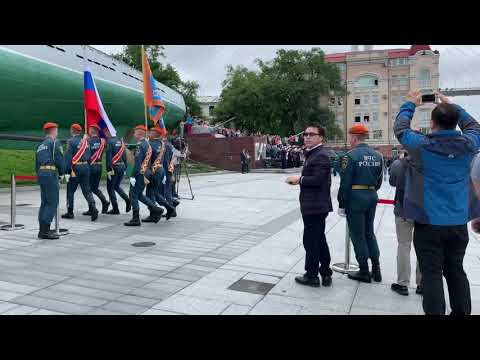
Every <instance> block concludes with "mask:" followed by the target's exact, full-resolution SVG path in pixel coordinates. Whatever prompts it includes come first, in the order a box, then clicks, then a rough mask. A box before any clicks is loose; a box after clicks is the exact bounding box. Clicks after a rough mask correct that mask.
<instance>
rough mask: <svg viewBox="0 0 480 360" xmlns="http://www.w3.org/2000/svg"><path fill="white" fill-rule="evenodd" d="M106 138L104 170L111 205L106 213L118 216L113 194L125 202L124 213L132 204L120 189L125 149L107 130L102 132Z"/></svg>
mask: <svg viewBox="0 0 480 360" xmlns="http://www.w3.org/2000/svg"><path fill="white" fill-rule="evenodd" d="M104 132H105V135H106V137H107V155H106V168H107V191H108V197H109V198H110V202H111V203H112V209H111V210H109V211H107V214H109V215H118V214H120V210H119V209H118V202H117V196H116V194H115V192H117V193H118V195H120V197H121V198H122V199H123V201H125V204H126V208H125V212H127V213H128V212H129V211H130V210H131V208H132V204H131V202H130V199H129V198H128V195H127V194H126V193H125V191H124V190H123V189H122V188H121V187H120V184H121V183H122V179H123V175H124V174H125V170H126V169H127V151H126V150H127V149H126V146H125V143H124V141H123V139H121V138H118V137H117V136H112V135H111V134H110V132H109V131H108V129H105V130H104Z"/></svg>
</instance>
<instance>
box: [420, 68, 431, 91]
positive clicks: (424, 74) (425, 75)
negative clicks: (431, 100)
mask: <svg viewBox="0 0 480 360" xmlns="http://www.w3.org/2000/svg"><path fill="white" fill-rule="evenodd" d="M418 86H419V87H420V88H428V89H429V88H431V87H432V84H431V80H430V70H428V69H423V70H421V71H420V73H419V74H418Z"/></svg>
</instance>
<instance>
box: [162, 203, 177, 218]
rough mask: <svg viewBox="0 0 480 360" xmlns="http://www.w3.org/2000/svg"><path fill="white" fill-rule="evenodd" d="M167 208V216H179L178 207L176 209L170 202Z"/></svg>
mask: <svg viewBox="0 0 480 360" xmlns="http://www.w3.org/2000/svg"><path fill="white" fill-rule="evenodd" d="M165 208H166V209H167V213H166V214H165V218H166V219H167V220H169V219H170V218H172V217H177V209H175V208H174V207H173V206H171V205H170V204H166V205H165Z"/></svg>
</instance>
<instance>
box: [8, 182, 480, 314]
mask: <svg viewBox="0 0 480 360" xmlns="http://www.w3.org/2000/svg"><path fill="white" fill-rule="evenodd" d="M286 176H287V175H285V174H270V173H249V174H244V175H242V174H237V173H227V174H225V173H223V174H212V175H202V176H195V177H193V176H192V177H191V181H192V187H193V190H194V193H195V200H193V201H190V200H183V201H182V203H181V205H180V207H179V211H178V214H179V216H178V217H177V218H175V219H171V220H170V221H168V222H167V221H165V219H162V220H161V222H160V223H158V224H144V225H143V226H142V227H140V228H128V227H125V226H123V222H124V221H127V220H128V219H129V218H130V216H131V215H130V214H128V215H127V214H122V215H119V216H107V215H100V217H99V220H98V221H97V222H94V223H92V222H91V221H90V219H89V217H85V216H82V215H81V212H83V211H86V210H87V205H86V202H85V200H84V199H83V198H82V197H81V192H80V190H78V191H77V194H76V209H75V216H76V218H75V219H74V220H70V221H67V220H63V219H62V220H63V221H62V222H61V226H62V227H67V228H68V229H69V230H70V234H69V235H67V236H64V237H62V238H61V239H60V240H50V241H48V240H38V239H37V232H38V223H37V210H38V205H39V202H40V194H39V191H38V188H36V187H34V188H24V189H19V190H18V192H17V204H18V207H17V223H21V224H25V229H24V230H19V231H15V232H7V231H1V232H0V313H1V314H155V315H156V314H158V315H163V314H168V315H176V314H225V315H227V314H335V315H337V314H338V315H342V314H352V315H353V314H409V315H410V314H422V313H423V311H422V306H421V297H420V296H418V295H416V294H415V291H414V289H415V284H413V283H412V284H411V291H410V295H409V296H407V297H402V296H400V295H397V294H396V293H393V292H392V291H391V290H390V284H391V283H392V282H393V281H395V276H396V261H395V257H396V237H395V225H394V217H393V209H392V206H391V205H379V207H378V209H377V216H376V231H377V238H378V241H379V245H380V250H381V265H382V273H383V282H382V283H379V284H376V283H372V284H360V283H358V282H355V281H352V280H349V279H347V278H346V276H345V275H340V274H337V273H335V274H334V276H333V286H332V287H330V288H323V287H320V288H310V287H304V286H301V285H298V284H296V283H295V282H294V277H295V276H296V275H299V274H302V273H303V262H304V254H305V253H304V249H303V245H302V220H301V216H300V211H299V204H298V193H299V189H298V187H292V186H289V185H287V184H285V183H284V179H285V177H286ZM125 183H126V182H125ZM338 185H339V178H338V177H334V178H333V186H332V199H334V201H333V203H334V207H335V208H336V207H337V206H338V203H337V201H336V194H337V189H338ZM393 194H394V190H393V189H392V188H391V187H390V186H389V185H388V184H384V185H383V187H382V189H381V190H380V196H381V197H382V198H388V199H392V198H393ZM180 195H181V196H184V197H186V196H188V195H189V191H188V187H187V184H186V183H185V179H182V184H181V191H180ZM60 199H61V210H62V213H63V212H64V210H65V190H64V189H62V190H61V196H60ZM9 204H10V194H9V192H8V191H3V190H2V191H1V192H0V222H3V223H7V222H9V216H10V215H9V211H10V206H9ZM98 204H99V202H98ZM120 205H121V208H122V207H123V206H124V205H123V203H120ZM142 212H143V214H144V215H146V213H147V211H146V209H145V208H144V207H143V205H142ZM344 231H345V220H344V219H343V218H340V217H338V216H337V215H336V213H331V214H330V215H329V216H328V218H327V232H328V233H327V239H328V242H329V244H330V249H331V254H332V262H342V261H343V259H344ZM479 240H480V238H479V237H478V236H476V235H475V234H473V233H471V238H470V243H469V246H468V249H467V255H466V257H465V268H466V271H467V274H468V276H469V279H470V284H471V291H472V307H473V313H475V314H480V241H479ZM144 241H148V242H154V243H155V246H152V247H134V246H132V244H134V243H137V242H144ZM352 259H354V256H353V250H352ZM414 263H415V256H414V251H413V250H412V264H414ZM412 273H414V271H413V272H412ZM412 280H413V277H412ZM445 289H446V288H445ZM447 304H448V300H447Z"/></svg>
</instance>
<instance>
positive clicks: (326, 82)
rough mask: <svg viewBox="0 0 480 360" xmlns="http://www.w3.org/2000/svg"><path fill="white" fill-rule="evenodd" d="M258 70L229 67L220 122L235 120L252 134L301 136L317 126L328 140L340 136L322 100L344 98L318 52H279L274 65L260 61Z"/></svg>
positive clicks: (331, 66) (332, 70)
mask: <svg viewBox="0 0 480 360" xmlns="http://www.w3.org/2000/svg"><path fill="white" fill-rule="evenodd" d="M256 63H257V65H258V68H259V70H258V71H251V70H248V69H246V68H244V67H237V68H233V67H231V66H230V67H228V69H227V77H226V80H225V81H224V83H223V90H222V96H221V101H220V103H219V105H218V106H217V109H216V110H217V111H216V115H217V118H218V119H217V121H225V120H227V118H228V117H232V116H235V117H236V119H235V124H236V125H237V126H238V127H240V128H242V129H247V130H250V131H253V130H254V131H261V132H264V133H265V132H267V133H279V134H280V135H282V136H287V135H291V134H296V133H299V132H301V131H302V130H303V129H304V126H305V124H306V123H308V122H310V121H317V122H319V123H320V124H322V125H323V126H324V127H325V128H326V129H327V133H328V135H329V137H331V138H333V137H334V136H341V129H340V128H339V127H338V126H337V125H336V124H335V121H334V115H333V113H331V112H330V111H329V110H328V108H326V107H322V106H321V103H320V99H321V97H329V96H330V95H331V94H335V95H338V96H341V95H343V94H344V93H345V89H344V87H343V86H342V82H341V76H340V72H339V70H338V68H337V67H336V66H335V65H334V64H330V63H327V62H325V60H324V53H323V51H322V50H320V49H318V48H313V49H311V50H309V51H302V50H278V51H277V53H276V57H275V58H274V59H273V60H272V61H268V62H265V61H262V60H260V59H257V60H256Z"/></svg>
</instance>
